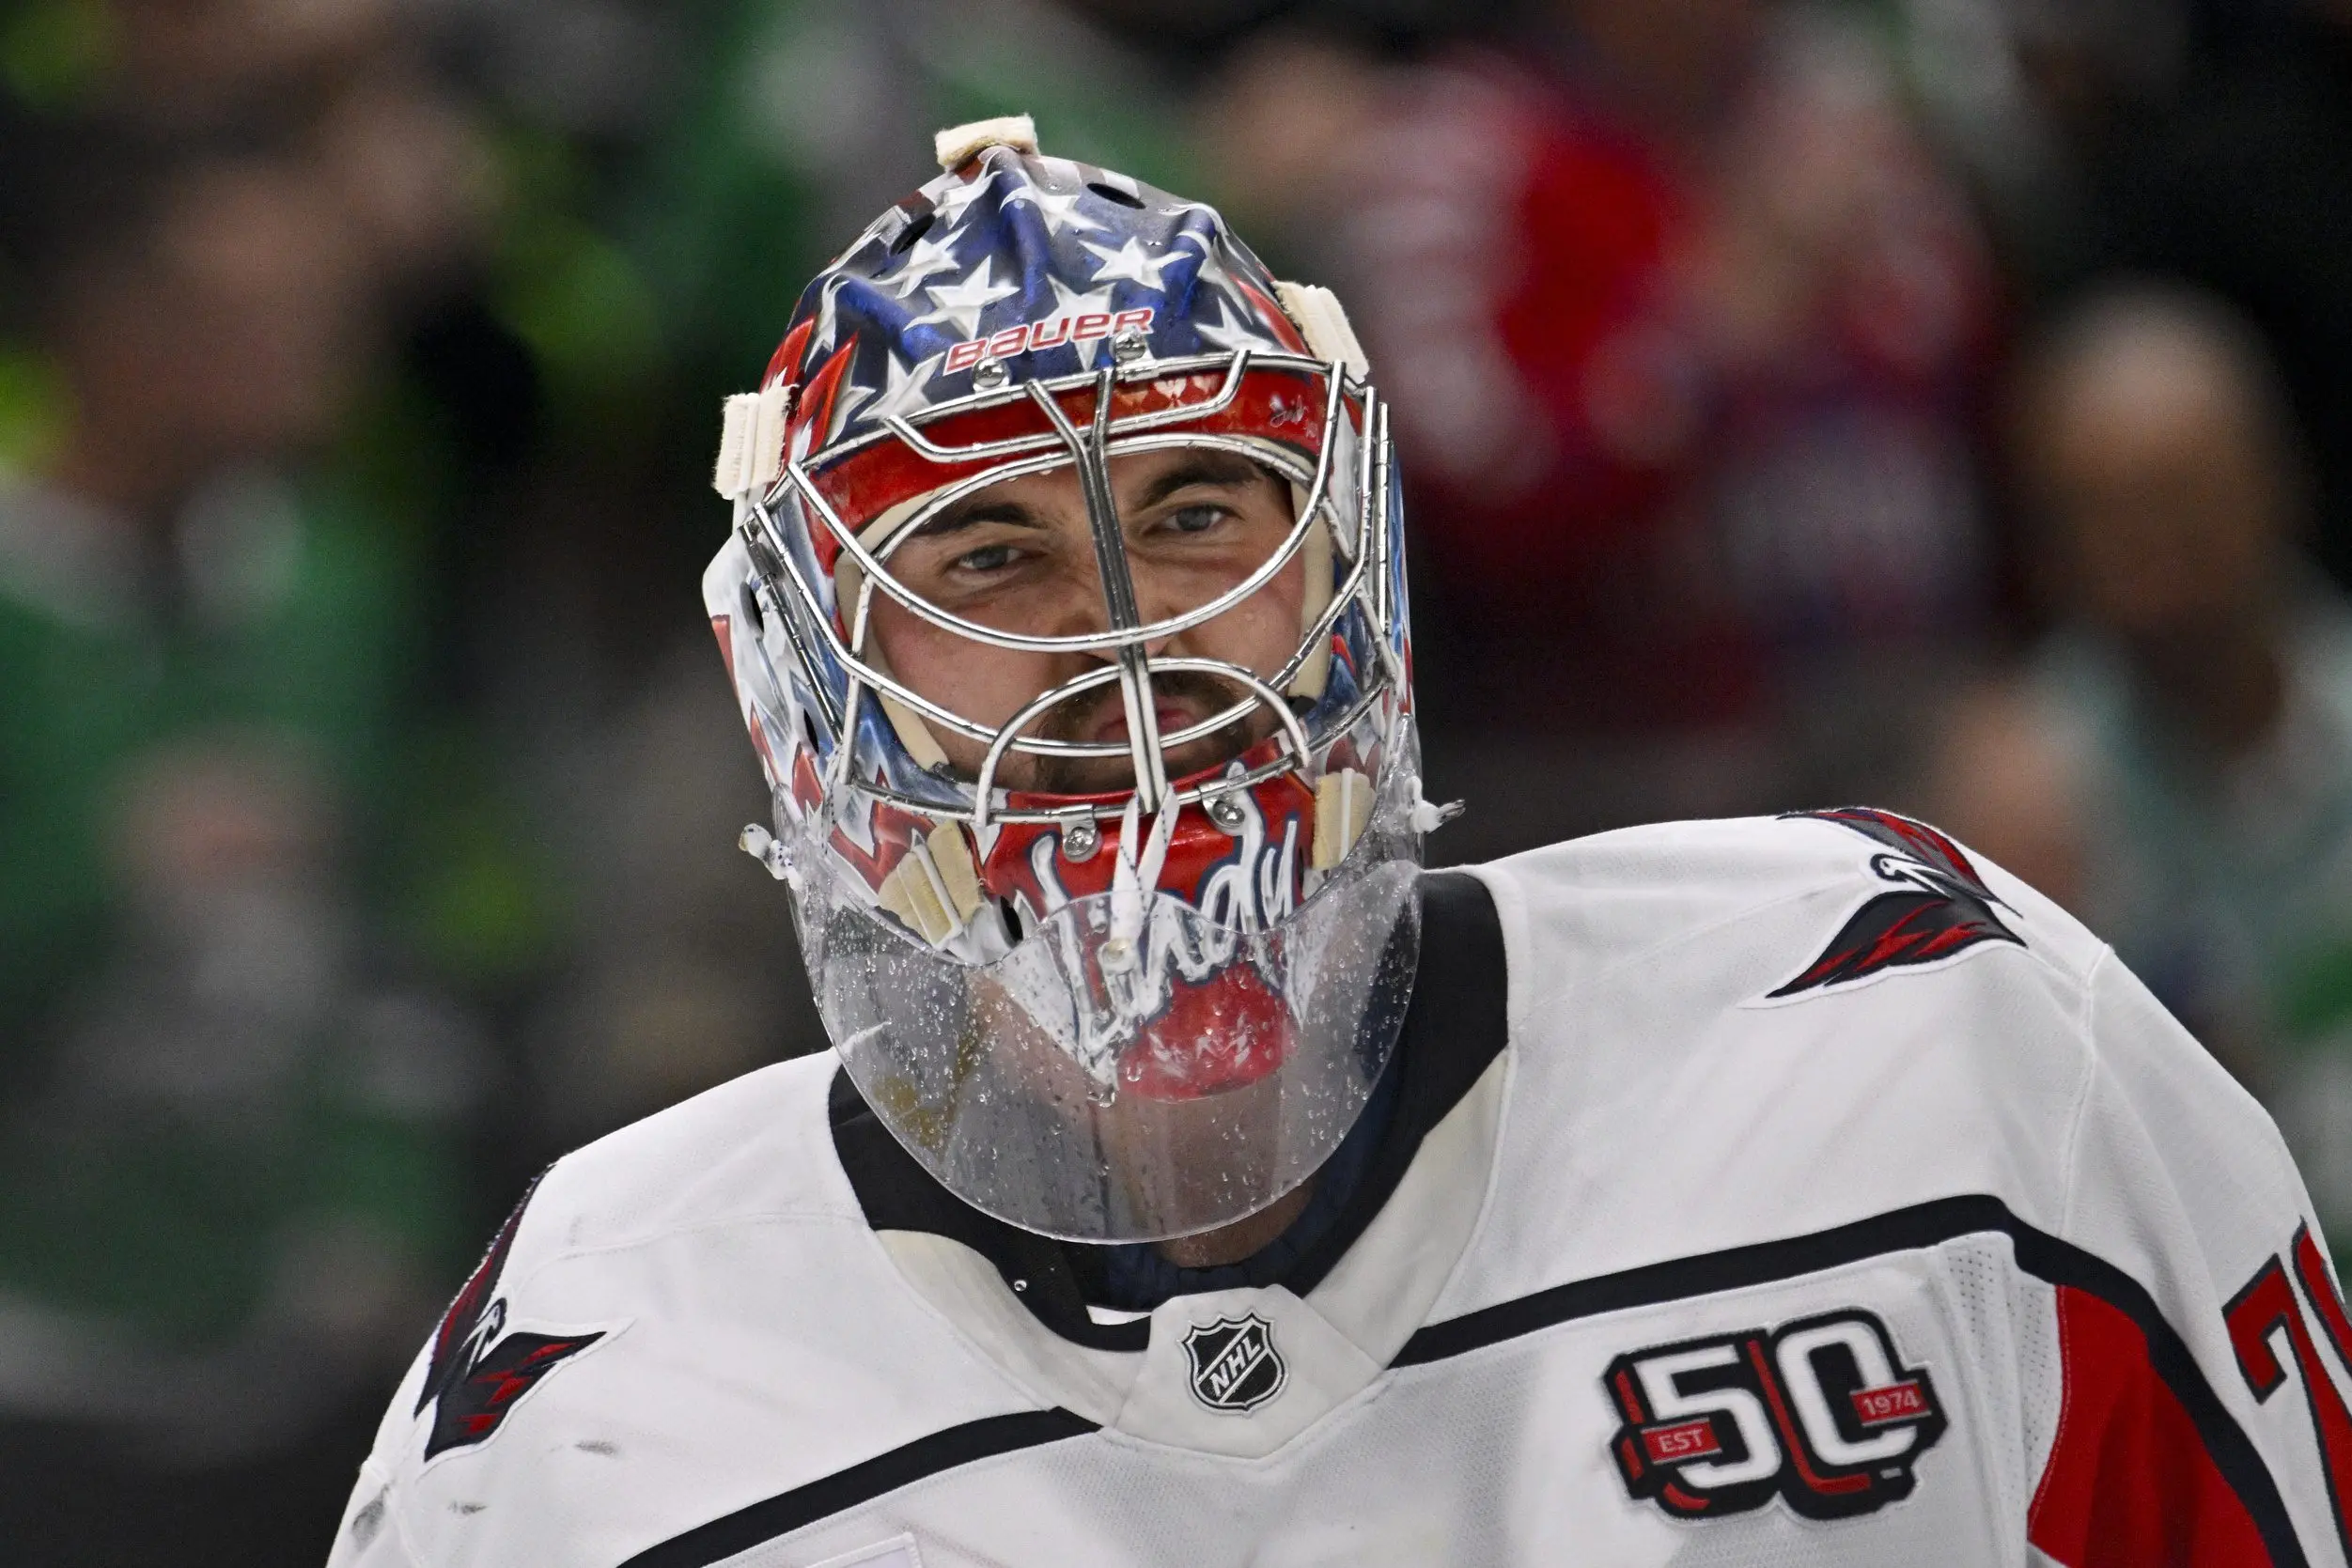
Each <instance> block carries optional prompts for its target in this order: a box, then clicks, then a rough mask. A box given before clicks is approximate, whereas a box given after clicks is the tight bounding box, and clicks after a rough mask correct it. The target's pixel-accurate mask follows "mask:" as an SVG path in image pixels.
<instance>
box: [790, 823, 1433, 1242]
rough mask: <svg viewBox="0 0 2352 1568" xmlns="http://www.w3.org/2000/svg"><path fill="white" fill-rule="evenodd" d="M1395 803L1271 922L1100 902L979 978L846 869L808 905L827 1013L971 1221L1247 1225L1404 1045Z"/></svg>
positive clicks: (1406, 990) (1073, 906)
mask: <svg viewBox="0 0 2352 1568" xmlns="http://www.w3.org/2000/svg"><path fill="white" fill-rule="evenodd" d="M1382 807H1383V809H1382V810H1378V811H1376V812H1375V813H1374V815H1373V820H1372V823H1371V825H1370V827H1369V829H1368V831H1367V832H1366V835H1365V842H1364V843H1363V844H1360V845H1359V846H1357V848H1358V853H1356V854H1354V855H1351V856H1350V857H1349V858H1348V860H1347V862H1346V863H1344V864H1343V865H1341V866H1339V867H1337V868H1335V869H1334V871H1333V872H1332V875H1331V876H1329V877H1326V878H1325V879H1324V880H1323V881H1322V883H1321V885H1320V886H1319V887H1318V888H1317V889H1316V892H1315V893H1313V894H1312V895H1310V896H1308V897H1306V898H1305V899H1304V900H1303V901H1302V902H1301V903H1300V904H1299V905H1298V906H1297V907H1296V908H1294V909H1292V910H1290V911H1289V912H1287V913H1286V914H1285V915H1284V916H1283V917H1282V918H1281V919H1279V920H1277V921H1274V922H1273V923H1272V924H1265V925H1254V927H1253V928H1247V929H1243V928H1237V927H1236V926H1234V925H1230V924H1221V923H1219V922H1218V921H1216V920H1214V919H1212V918H1210V917H1209V916H1207V915H1205V914H1204V913H1203V912H1202V910H1201V909H1200V908H1196V907H1194V906H1193V905H1192V904H1189V903H1186V902H1184V901H1182V900H1180V899H1177V898H1174V897H1171V896H1168V895H1166V894H1164V893H1149V894H1147V895H1145V902H1144V908H1143V911H1142V918H1141V920H1140V923H1139V922H1138V921H1137V920H1136V918H1135V911H1133V910H1132V909H1123V908H1119V907H1118V906H1117V901H1116V900H1115V898H1114V895H1113V894H1111V893H1099V894H1092V895H1088V896H1085V897H1081V898H1074V899H1071V900H1069V901H1068V902H1067V903H1065V904H1063V905H1062V906H1061V907H1060V908H1056V909H1054V910H1053V911H1051V913H1050V914H1048V915H1046V916H1045V917H1043V918H1042V919H1041V920H1039V921H1038V922H1037V923H1036V924H1035V925H1034V926H1033V928H1032V929H1031V930H1030V931H1029V933H1028V934H1027V935H1026V936H1025V937H1024V938H1023V939H1020V941H1018V942H1016V943H1015V944H1013V946H1012V948H1011V950H1010V951H1009V952H1007V953H1005V955H1003V956H1001V957H998V958H996V959H994V960H992V961H990V962H987V963H973V962H970V961H968V960H965V959H962V958H958V956H956V955H953V954H951V953H947V952H942V951H941V950H940V949H937V948H934V947H932V946H930V945H929V944H927V943H926V942H924V941H923V940H921V939H919V938H917V937H915V936H913V935H911V934H910V933H908V932H905V931H903V930H900V929H898V928H897V927H896V926H895V925H894V924H891V923H889V922H885V921H878V920H876V919H875V918H874V916H873V912H872V909H871V908H870V899H871V894H870V893H866V892H865V890H864V888H863V887H862V886H860V885H857V884H855V883H853V882H852V881H851V880H850V879H849V877H839V876H813V877H808V878H807V879H806V882H805V883H804V885H803V886H802V887H801V888H800V889H799V890H798V893H797V896H796V897H795V899H794V901H793V902H794V908H795V909H796V911H797V913H798V916H799V920H800V927H801V939H802V951H803V954H804V956H805V957H806V959H807V962H808V966H809V971H810V974H811V976H812V978H813V980H814V982H815V986H816V991H817V1001H818V1010H819V1012H820V1013H821V1014H822V1015H823V1017H824V1020H825V1024H826V1027H827V1029H828V1031H829V1032H831V1034H832V1036H833V1040H834V1042H835V1048H836V1049H837V1050H838V1052H839V1054H840V1056H841V1059H842V1062H843V1063H844V1065H845V1066H846V1067H847V1068H848V1070H849V1076H850V1079H851V1080H852V1081H854V1082H855V1083H856V1085H857V1087H858V1089H859V1091H860V1092H861V1093H862V1094H864V1097H865V1100H866V1103H867V1104H868V1105H869V1106H870V1107H871V1108H872V1109H873V1110H874V1113H875V1114H876V1115H877V1116H878V1117H880V1120H881V1122H882V1124H883V1125H884V1126H887V1127H888V1128H889V1129H890V1130H891V1132H892V1134H893V1135H894V1136H896V1138H897V1139H898V1141H900V1142H901V1143H902V1144H904V1145H905V1146H906V1148H907V1150H908V1152H909V1153H910V1154H911V1155H913V1157H915V1159H916V1160H917V1161H918V1162H919V1163H920V1164H921V1165H922V1166H923V1168H924V1169H925V1170H926V1171H927V1172H930V1173H931V1175H932V1176H934V1177H936V1178H937V1179H938V1180H939V1181H940V1183H941V1184H942V1186H944V1187H946V1188H948V1190H950V1191H951V1192H954V1193H955V1194H956V1195H957V1196H958V1197H959V1198H961V1199H962V1200H964V1201H965V1202H966V1203H971V1204H972V1205H973V1206H974V1207H975V1208H978V1209H980V1210H982V1211H983V1212H985V1213H988V1214H990V1215H993V1216H994V1217H996V1218H997V1219H1003V1220H1005V1221H1007V1222H1009V1223H1011V1224H1014V1225H1018V1226H1020V1227H1021V1228H1022V1229H1024V1230H1029V1231H1035V1232H1038V1233H1041V1234H1047V1235H1051V1236H1056V1237H1060V1238H1062V1239H1065V1240H1070V1241H1082V1242H1094V1243H1110V1242H1139V1241H1156V1240H1161V1239H1165V1238H1167V1237H1170V1236H1178V1235H1188V1234H1195V1233H1198V1232H1202V1231H1207V1230H1214V1229H1216V1228H1218V1227H1219V1226H1223V1225H1227V1224H1231V1223H1232V1222H1234V1221H1235V1220H1238V1219H1245V1218H1247V1217H1248V1216H1250V1215H1252V1214H1254V1213H1256V1212H1257V1211H1259V1210H1261V1209H1263V1208H1266V1207H1267V1206H1268V1205H1269V1204H1271V1203H1275V1202H1276V1201H1278V1200H1279V1199H1281V1198H1282V1197H1283V1196H1285V1194H1287V1193H1289V1192H1291V1191H1293V1190H1295V1189H1296V1188H1298V1187H1299V1186H1300V1185H1301V1183H1303V1182H1304V1181H1306V1179H1307V1178H1308V1177H1309V1176H1311V1175H1313V1174H1314V1173H1315V1172H1316V1170H1317V1169H1318V1168H1319V1167H1320V1166H1321V1165H1322V1164H1323V1162H1324V1161H1325V1160H1326V1159H1328V1158H1329V1157H1331V1155H1332V1151H1333V1150H1335V1149H1336V1148H1337V1147H1338V1146H1339V1142H1340V1140H1341V1139H1342V1138H1344V1137H1345V1136H1346V1135H1347V1129H1348V1128H1349V1127H1351V1126H1354V1125H1355V1122H1356V1119H1357V1117H1358V1116H1359V1114H1360V1113H1361V1112H1362V1111H1363V1107H1364V1105H1365V1103H1366V1101H1367V1100H1368V1099H1369V1098H1370V1096H1371V1093H1372V1089H1373V1086H1374V1084H1375V1083H1376V1082H1378V1079H1379V1077H1380V1074H1381V1072H1382V1071H1383V1070H1384V1069H1385V1068H1386V1066H1387V1065H1388V1062H1389V1058H1390V1056H1391V1055H1392V1053H1393V1052H1394V1048H1395V1045H1396V1040H1397V1036H1398V1033H1399V1032H1400V1031H1401V1029H1402V1027H1403V1022H1404V1015H1405V1007H1406V1003H1407V1001H1408V1000H1409V999H1410V994H1411V989H1412V979H1413V973H1414V970H1415V969H1416V967H1417V963H1418V959H1419V955H1420V929H1421V928H1420V901H1419V897H1418V893H1417V879H1418V876H1419V866H1418V864H1417V862H1418V854H1417V846H1416V844H1415V841H1414V840H1413V838H1412V837H1411V835H1410V832H1409V831H1407V830H1406V825H1405V823H1404V822H1403V820H1402V817H1403V815H1404V813H1405V811H1406V810H1408V809H1409V807H1408V805H1407V803H1406V802H1404V801H1403V800H1395V801H1389V800H1384V801H1383V802H1382ZM794 858H795V859H796V860H797V861H798V862H799V863H800V864H801V865H803V866H811V867H814V866H820V865H825V864H828V863H831V860H830V857H827V856H824V855H821V854H818V855H796V856H795V857H794Z"/></svg>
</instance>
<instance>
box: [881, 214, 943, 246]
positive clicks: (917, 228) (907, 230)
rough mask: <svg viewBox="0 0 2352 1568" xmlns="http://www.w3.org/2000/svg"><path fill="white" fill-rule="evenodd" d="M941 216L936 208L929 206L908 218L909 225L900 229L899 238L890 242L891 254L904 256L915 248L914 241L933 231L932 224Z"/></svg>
mask: <svg viewBox="0 0 2352 1568" xmlns="http://www.w3.org/2000/svg"><path fill="white" fill-rule="evenodd" d="M938 218H939V210H938V209H936V208H931V207H927V208H925V209H924V210H922V211H920V212H918V213H916V214H915V215H914V216H913V217H911V218H910V219H908V220H907V226H906V227H904V228H902V229H900V230H899V231H898V238H897V239H896V240H893V241H891V242H890V254H891V255H893V256H904V255H906V254H907V253H908V252H909V251H911V250H912V249H914V242H915V241H917V240H920V239H922V238H923V237H924V236H925V235H926V234H928V233H930V232H931V225H932V224H933V223H934V222H936V221H937V220H938Z"/></svg>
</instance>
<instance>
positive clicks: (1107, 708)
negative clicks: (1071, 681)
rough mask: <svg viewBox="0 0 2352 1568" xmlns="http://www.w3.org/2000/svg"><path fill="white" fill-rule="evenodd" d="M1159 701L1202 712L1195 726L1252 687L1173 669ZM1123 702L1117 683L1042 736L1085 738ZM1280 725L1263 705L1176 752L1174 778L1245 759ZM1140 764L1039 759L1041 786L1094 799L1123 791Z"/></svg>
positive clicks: (1171, 761)
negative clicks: (1135, 765)
mask: <svg viewBox="0 0 2352 1568" xmlns="http://www.w3.org/2000/svg"><path fill="white" fill-rule="evenodd" d="M1151 690H1152V696H1153V698H1154V699H1155V702H1164V701H1168V700H1171V699H1173V700H1175V701H1177V702H1181V703H1183V704H1184V705H1185V706H1187V707H1190V708H1192V709H1194V710H1195V711H1196V713H1197V715H1198V716H1197V717H1195V718H1193V719H1191V720H1188V721H1187V722H1186V723H1185V725H1184V726H1183V727H1185V728H1188V729H1189V728H1191V727H1192V724H1196V723H1198V722H1200V721H1201V720H1202V719H1206V718H1208V717H1210V716H1211V715H1213V714H1218V713H1222V712H1223V711H1224V710H1225V709H1226V708H1228V707H1231V706H1234V705H1235V704H1236V703H1238V702H1240V701H1242V700H1243V699H1244V698H1246V697H1247V696H1248V695H1249V694H1250V693H1249V689H1248V688H1247V687H1245V686H1242V685H1240V684H1238V682H1234V681H1228V680H1221V679H1219V678H1218V677H1217V676H1215V675H1207V674H1204V673H1203V672H1201V671H1198V670H1170V671H1168V672H1167V673H1166V674H1164V675H1153V676H1152V681H1151ZM1121 702H1122V698H1121V697H1120V694H1119V689H1118V687H1117V686H1116V685H1110V686H1104V687H1101V688H1099V689H1098V690H1097V691H1090V692H1087V693H1086V694H1085V695H1084V696H1083V697H1079V698H1075V699H1073V700H1071V701H1069V702H1067V703H1064V704H1062V705H1061V706H1058V707H1056V708H1054V709H1053V710H1052V711H1051V713H1049V714H1047V715H1046V717H1045V720H1044V722H1042V723H1040V724H1039V725H1038V726H1037V729H1036V733H1037V734H1038V735H1039V736H1041V737H1044V738H1046V739H1049V740H1083V739H1085V738H1087V737H1090V736H1091V735H1092V734H1093V733H1094V732H1095V731H1096V730H1097V729H1098V728H1099V727H1100V726H1101V723H1102V721H1103V720H1104V719H1106V718H1108V717H1109V716H1111V715H1112V714H1114V713H1118V712H1120V711H1121ZM1276 722H1278V721H1277V720H1276V719H1275V718H1274V716H1273V715H1272V714H1270V713H1269V712H1267V711H1266V710H1265V707H1264V706H1263V705H1261V706H1257V707H1255V708H1253V709H1251V710H1250V711H1249V712H1247V713H1244V714H1242V715H1241V716H1240V717H1238V718H1237V719H1235V720H1233V721H1232V722H1228V723H1226V724H1224V725H1223V726H1222V727H1220V728H1219V729H1218V730H1217V731H1216V732H1215V733H1213V734H1210V735H1205V736H1203V737H1200V738H1199V739H1198V740H1195V741H1192V742H1191V743H1190V744H1188V745H1185V746H1181V747H1178V748H1176V750H1175V751H1173V752H1170V753H1168V756H1167V768H1168V772H1169V774H1170V775H1171V776H1175V775H1177V774H1182V773H1192V772H1197V771H1198V770H1200V769H1201V768H1207V767H1210V766H1212V765H1214V764H1215V763H1218V762H1221V761H1224V760H1227V759H1229V758H1232V757H1236V756H1238V755H1240V754H1241V753H1243V752H1245V751H1247V750H1249V749H1250V747H1251V746H1253V745H1254V744H1255V743H1256V742H1257V740H1258V739H1259V737H1262V736H1265V735H1269V734H1271V733H1272V730H1273V726H1274V725H1275V723H1276ZM1133 778H1134V764H1133V761H1132V759H1131V758H1130V757H1129V756H1128V755H1126V754H1124V753H1123V754H1121V755H1118V756H1099V757H1056V756H1048V757H1039V758H1038V759H1037V773H1036V787H1037V788H1038V789H1040V790H1042V791H1044V792H1045V793H1047V794H1049V795H1093V794H1098V793H1101V792H1103V791H1105V790H1112V789H1119V788H1123V787H1126V786H1128V785H1129V784H1131V783H1132V782H1133Z"/></svg>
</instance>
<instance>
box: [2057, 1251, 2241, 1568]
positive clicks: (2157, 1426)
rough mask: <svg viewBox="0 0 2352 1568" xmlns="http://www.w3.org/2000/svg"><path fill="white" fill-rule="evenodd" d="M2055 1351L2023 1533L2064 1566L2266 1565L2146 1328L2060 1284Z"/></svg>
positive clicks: (2225, 1567) (2235, 1567) (2198, 1567)
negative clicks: (2048, 1410)
mask: <svg viewBox="0 0 2352 1568" xmlns="http://www.w3.org/2000/svg"><path fill="white" fill-rule="evenodd" d="M2058 1346H2059V1364H2060V1369H2061V1371H2060V1375H2061V1376H2062V1378H2063V1379H2064V1389H2065V1394H2064V1402H2063V1403H2062V1404H2061V1405H2060V1407H2059V1415H2058V1436H2057V1437H2056V1439H2055V1440H2054V1441H2053V1442H2052V1443H2051V1445H2050V1454H2049V1462H2048V1465H2046V1466H2045V1467H2043V1470H2042V1481H2041V1485H2040V1486H2039V1487H2038V1488H2037V1489H2036V1490H2035V1492H2034V1494H2033V1512H2032V1513H2031V1514H2029V1515H2028V1516H2027V1523H2026V1538H2027V1539H2028V1540H2030V1541H2031V1542H2032V1543H2033V1545H2035V1546H2037V1547H2039V1548H2040V1549H2041V1550H2042V1551H2044V1552H2046V1553H2048V1555H2049V1557H2050V1558H2051V1559H2053V1560H2056V1561H2058V1562H2061V1563H2064V1564H2065V1568H2149V1565H2150V1564H2156V1563H2180V1564H2184V1565H2185V1564H2190V1563H2193V1564H2195V1565H2196V1568H2239V1565H2241V1564H2244V1565H2246V1568H2256V1565H2265V1568H2266V1565H2267V1564H2268V1563H2269V1561H2270V1556H2269V1553H2268V1552H2266V1550H2264V1548H2263V1544H2262V1537H2261V1536H2260V1534H2259V1533H2257V1532H2256V1530H2255V1529H2254V1521H2253V1519H2252V1517H2251V1515H2250V1514H2248V1513H2247V1511H2246V1505H2245V1504H2244V1503H2242V1502H2241V1501H2239V1500H2238V1496H2237V1492H2236V1490H2235V1488H2234V1487H2232V1486H2231V1485H2230V1483H2229V1482H2228V1481H2227V1480H2226V1479H2225V1478H2224V1477H2223V1476H2222V1474H2221V1471H2220V1468H2219V1467H2216V1466H2215V1464H2214V1462H2213V1456H2212V1455H2211V1454H2210V1453H2209V1452H2206V1449H2205V1444H2204V1438H2202V1437H2201V1436H2198V1433H2197V1428H2196V1425H2195V1423H2194V1422H2192V1421H2190V1420H2189V1418H2188V1411H2187V1410H2185V1409H2183V1408H2182V1406H2181V1403H2180V1400H2179V1399H2178V1398H2177V1397H2176V1396H2175V1395H2174V1394H2173V1390H2172V1389H2171V1388H2170V1387H2168V1386H2167V1385H2166V1384H2165V1382H2164V1380H2163V1378H2161V1377H2160V1376H2158V1375H2157V1372H2156V1369H2155V1367H2153V1366H2152V1365H2151V1364H2150V1363H2149V1359H2148V1341H2147V1336H2146V1335H2145V1334H2143V1333H2142V1331H2141V1329H2140V1327H2139V1325H2137V1324H2135V1323H2134V1322H2132V1320H2131V1319H2130V1318H2129V1317H2128V1316H2126V1314H2125V1313H2124V1312H2122V1311H2121V1310H2120V1309H2119V1308H2116V1307H2113V1306H2111V1305H2109V1304H2108V1303H2107V1302H2105V1301H2103V1300H2101V1299H2099V1298H2098V1297H2097V1296H2093V1295H2091V1294H2090V1293H2088V1292H2087V1291H2083V1290H2080V1289H2078V1288H2077V1287H2075V1286H2072V1285H2061V1286H2059V1287H2058Z"/></svg>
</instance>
